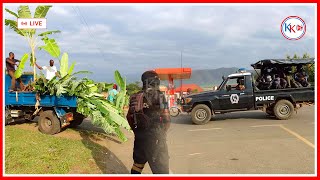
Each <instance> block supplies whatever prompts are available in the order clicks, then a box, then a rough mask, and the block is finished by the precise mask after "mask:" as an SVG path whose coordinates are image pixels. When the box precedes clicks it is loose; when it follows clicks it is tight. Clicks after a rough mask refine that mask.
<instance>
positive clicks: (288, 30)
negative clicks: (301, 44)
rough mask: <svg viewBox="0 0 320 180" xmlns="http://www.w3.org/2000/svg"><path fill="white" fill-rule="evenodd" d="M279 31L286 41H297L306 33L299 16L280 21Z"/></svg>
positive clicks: (305, 27) (304, 24)
mask: <svg viewBox="0 0 320 180" xmlns="http://www.w3.org/2000/svg"><path fill="white" fill-rule="evenodd" d="M280 31H281V33H282V35H283V37H285V38H286V39H288V40H299V39H301V38H302V37H303V36H304V34H305V33H306V31H307V26H306V23H305V22H304V20H303V19H302V18H300V17H299V16H289V17H287V18H285V19H284V20H283V21H282V23H281V27H280Z"/></svg>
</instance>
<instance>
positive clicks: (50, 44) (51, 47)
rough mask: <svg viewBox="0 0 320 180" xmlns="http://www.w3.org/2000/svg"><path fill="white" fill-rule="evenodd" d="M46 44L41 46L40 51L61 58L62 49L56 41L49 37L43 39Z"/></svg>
mask: <svg viewBox="0 0 320 180" xmlns="http://www.w3.org/2000/svg"><path fill="white" fill-rule="evenodd" d="M42 40H43V42H44V44H45V45H44V46H40V47H39V49H40V50H42V49H43V50H45V51H46V52H47V53H49V54H50V55H51V56H52V57H55V58H59V57H60V47H59V46H58V44H57V42H56V41H55V40H54V39H49V38H48V37H44V38H42Z"/></svg>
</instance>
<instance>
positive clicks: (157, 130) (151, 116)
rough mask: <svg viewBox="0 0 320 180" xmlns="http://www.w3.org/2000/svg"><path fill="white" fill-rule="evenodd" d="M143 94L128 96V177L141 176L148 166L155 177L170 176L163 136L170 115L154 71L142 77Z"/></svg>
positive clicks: (165, 132)
mask: <svg viewBox="0 0 320 180" xmlns="http://www.w3.org/2000/svg"><path fill="white" fill-rule="evenodd" d="M141 80H142V82H143V88H142V91H140V92H138V93H135V94H133V95H131V96H130V105H129V111H128V114H127V120H128V122H129V124H130V126H131V128H132V130H133V132H134V135H135V139H134V148H133V160H134V164H133V166H132V169H131V174H141V172H142V170H143V168H144V166H145V164H146V163H147V162H148V163H149V166H150V168H151V170H152V173H154V174H169V153H168V147H167V142H166V134H167V131H168V129H169V126H170V115H169V110H168V107H167V102H166V100H165V97H164V95H163V94H162V93H161V92H160V90H159V85H160V79H159V78H158V74H157V73H156V72H155V71H146V72H144V73H143V74H142V77H141Z"/></svg>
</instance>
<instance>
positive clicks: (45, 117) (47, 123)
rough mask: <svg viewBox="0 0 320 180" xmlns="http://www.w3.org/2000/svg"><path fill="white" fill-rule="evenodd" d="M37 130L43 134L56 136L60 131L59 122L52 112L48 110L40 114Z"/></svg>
mask: <svg viewBox="0 0 320 180" xmlns="http://www.w3.org/2000/svg"><path fill="white" fill-rule="evenodd" d="M38 129H39V131H40V132H42V133H44V134H51V135H52V134H57V133H58V132H60V131H61V124H60V120H59V119H58V117H57V115H56V114H55V113H54V111H51V110H48V111H44V112H42V113H41V114H40V117H39V120H38Z"/></svg>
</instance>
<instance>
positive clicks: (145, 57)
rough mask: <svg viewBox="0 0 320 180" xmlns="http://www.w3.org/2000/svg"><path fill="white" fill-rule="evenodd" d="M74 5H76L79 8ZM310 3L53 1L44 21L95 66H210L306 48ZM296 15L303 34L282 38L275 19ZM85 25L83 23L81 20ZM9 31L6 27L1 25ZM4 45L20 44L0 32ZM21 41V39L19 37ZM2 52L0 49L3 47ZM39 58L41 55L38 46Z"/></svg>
mask: <svg viewBox="0 0 320 180" xmlns="http://www.w3.org/2000/svg"><path fill="white" fill-rule="evenodd" d="M79 10H80V11H79ZM313 10H314V8H313V7H310V6H272V5H268V6H177V5H174V6H150V5H147V6H141V5H134V6H81V5H80V6H79V5H77V6H73V7H71V6H63V5H59V6H55V5H54V6H53V7H52V9H51V10H50V11H49V13H48V16H47V17H48V21H49V22H50V23H49V25H48V26H49V27H48V29H50V30H51V29H59V30H61V31H62V33H61V34H59V35H55V36H54V37H56V39H57V41H58V43H59V44H60V46H61V49H62V52H68V53H69V56H70V57H71V58H70V59H74V60H76V61H77V62H78V66H79V68H80V67H81V68H85V67H87V68H88V69H89V70H94V71H95V72H100V73H111V74H112V73H113V71H112V69H119V70H120V71H124V72H128V73H129V72H134V71H136V72H140V71H142V70H144V69H148V68H154V67H160V66H161V67H163V66H167V67H170V66H179V62H180V51H181V50H183V51H184V61H185V65H186V66H190V67H192V68H198V69H199V68H217V67H221V66H227V67H230V66H244V65H249V63H252V62H253V61H255V60H258V59H259V58H282V57H284V56H285V55H286V54H293V53H304V52H308V53H309V54H311V56H314V51H315V47H314V42H315V37H314V36H315V30H316V26H315V23H314V20H315V14H314V11H313ZM289 15H298V16H300V17H302V18H303V19H304V20H305V21H306V23H307V34H306V35H305V37H303V38H302V39H301V40H299V41H296V42H290V41H288V40H286V39H284V37H282V35H281V33H280V24H281V22H282V20H283V19H284V18H285V17H287V16H289ZM87 25H88V27H87ZM7 32H10V31H7V30H6V33H7ZM6 39H7V40H8V42H6V48H7V49H19V51H21V52H25V51H28V49H25V48H26V47H27V46H24V45H20V44H17V42H19V41H20V39H21V38H20V39H19V38H17V36H14V34H13V33H12V34H10V33H7V34H6ZM21 43H24V42H23V41H21ZM6 53H7V50H6ZM39 55H41V56H43V57H41V58H42V59H44V61H45V60H46V59H48V58H49V56H48V55H46V53H43V52H40V53H39Z"/></svg>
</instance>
